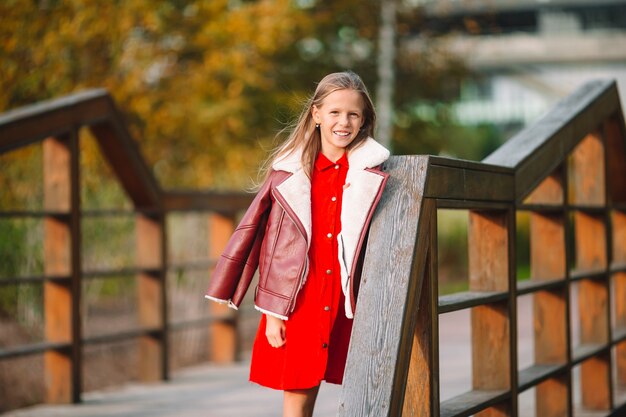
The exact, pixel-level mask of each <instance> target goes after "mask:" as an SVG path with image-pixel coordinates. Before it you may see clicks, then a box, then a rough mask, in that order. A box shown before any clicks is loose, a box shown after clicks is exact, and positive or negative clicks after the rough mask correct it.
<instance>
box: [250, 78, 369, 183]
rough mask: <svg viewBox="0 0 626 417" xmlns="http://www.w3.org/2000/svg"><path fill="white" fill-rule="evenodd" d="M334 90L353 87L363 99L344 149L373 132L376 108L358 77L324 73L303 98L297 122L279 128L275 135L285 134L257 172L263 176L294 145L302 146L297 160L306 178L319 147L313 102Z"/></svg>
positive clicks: (356, 144) (355, 144) (361, 140)
mask: <svg viewBox="0 0 626 417" xmlns="http://www.w3.org/2000/svg"><path fill="white" fill-rule="evenodd" d="M337 90H354V91H356V92H358V93H360V94H361V98H362V99H363V126H362V127H361V129H360V130H359V132H358V134H357V136H356V138H355V139H354V140H353V141H352V143H350V145H348V147H347V150H350V149H354V148H356V147H357V146H359V145H360V144H361V143H362V142H363V141H364V140H365V139H367V138H368V137H369V136H373V133H374V128H375V125H376V112H375V110H374V104H373V103H372V99H371V98H370V95H369V93H368V91H367V88H366V87H365V84H364V83H363V81H362V80H361V77H359V76H358V75H357V74H355V73H354V72H352V71H345V72H335V73H332V74H328V75H327V76H325V77H324V78H322V80H321V81H320V82H319V84H318V85H317V88H316V89H315V92H314V93H313V95H312V96H311V97H309V99H308V100H307V101H306V104H305V106H304V109H303V110H302V113H300V116H299V117H298V120H297V122H296V123H295V124H293V125H291V126H288V127H286V128H285V129H283V130H282V131H281V132H279V134H278V135H279V136H280V135H281V134H284V133H286V132H289V136H288V137H287V140H286V141H285V142H284V143H283V144H282V145H280V146H278V147H277V148H276V149H274V151H273V152H272V153H271V154H270V156H269V158H268V159H267V161H266V162H265V163H264V164H263V167H262V168H261V176H262V177H263V178H267V176H268V175H269V172H270V171H271V169H272V165H273V163H274V162H275V161H276V160H278V159H282V158H284V157H286V156H288V155H290V154H292V153H293V152H295V151H296V150H298V149H302V158H301V163H302V167H303V169H304V172H305V173H306V175H307V176H308V177H309V178H310V177H311V171H312V169H313V164H314V163H315V158H317V154H318V153H319V152H320V150H321V147H322V144H321V136H320V131H319V129H317V128H316V127H315V122H314V120H313V112H312V110H313V106H316V107H318V108H319V107H321V106H322V103H323V102H324V99H325V98H326V97H328V95H329V94H331V93H332V92H334V91H337Z"/></svg>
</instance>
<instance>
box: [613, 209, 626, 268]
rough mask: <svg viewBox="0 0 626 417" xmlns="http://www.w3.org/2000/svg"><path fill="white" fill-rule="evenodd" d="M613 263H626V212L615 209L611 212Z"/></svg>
mask: <svg viewBox="0 0 626 417" xmlns="http://www.w3.org/2000/svg"><path fill="white" fill-rule="evenodd" d="M611 226H612V230H611V234H612V235H613V242H612V245H611V247H612V249H613V250H612V253H613V256H612V263H613V264H626V212H624V211H618V210H613V212H612V213H611Z"/></svg>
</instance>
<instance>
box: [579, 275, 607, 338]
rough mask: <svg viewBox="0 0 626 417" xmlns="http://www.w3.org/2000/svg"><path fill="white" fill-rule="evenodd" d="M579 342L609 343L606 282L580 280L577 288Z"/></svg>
mask: <svg viewBox="0 0 626 417" xmlns="http://www.w3.org/2000/svg"><path fill="white" fill-rule="evenodd" d="M578 308H579V310H578V311H579V312H580V314H579V322H580V342H581V343H582V344H596V343H600V344H604V343H608V341H609V325H610V324H609V323H610V321H609V311H608V290H607V283H606V281H595V280H582V281H580V283H579V287H578Z"/></svg>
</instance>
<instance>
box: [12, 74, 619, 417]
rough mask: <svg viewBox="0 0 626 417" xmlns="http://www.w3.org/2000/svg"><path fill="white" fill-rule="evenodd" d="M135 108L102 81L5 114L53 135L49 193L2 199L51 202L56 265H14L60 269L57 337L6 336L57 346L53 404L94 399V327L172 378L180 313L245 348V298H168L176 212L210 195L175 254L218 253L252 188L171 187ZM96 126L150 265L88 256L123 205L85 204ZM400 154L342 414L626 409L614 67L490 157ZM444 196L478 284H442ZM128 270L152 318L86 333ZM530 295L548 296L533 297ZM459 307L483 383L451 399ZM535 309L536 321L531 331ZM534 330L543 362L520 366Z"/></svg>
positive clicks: (23, 281) (53, 285)
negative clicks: (101, 289) (88, 220)
mask: <svg viewBox="0 0 626 417" xmlns="http://www.w3.org/2000/svg"><path fill="white" fill-rule="evenodd" d="M121 120H122V119H121V117H120V115H119V112H118V110H117V109H116V108H115V105H114V103H113V101H112V100H111V98H110V97H109V96H108V94H107V93H106V92H104V91H102V90H96V91H89V92H85V93H81V94H77V95H73V96H70V97H67V98H63V99H60V100H56V101H52V102H47V103H42V104H39V105H35V106H32V107H28V108H24V109H20V110H16V111H12V112H9V113H6V114H5V115H3V116H1V117H0V153H3V152H7V151H10V150H13V149H17V148H20V147H24V146H27V145H29V144H32V143H35V142H38V141H43V151H44V157H43V165H44V166H43V169H44V177H43V181H44V210H43V211H37V212H29V211H7V210H5V211H3V212H0V216H1V218H16V217H29V216H30V217H32V216H34V217H38V218H42V219H43V222H44V227H45V231H46V234H45V241H44V260H45V271H44V274H43V275H41V276H30V277H14V278H3V279H0V285H29V284H33V283H40V284H42V285H43V286H44V310H45V328H46V329H45V335H46V341H45V342H43V343H38V344H34V345H26V346H18V347H13V348H8V349H3V350H0V360H3V359H9V358H15V357H19V356H28V355H35V354H42V353H43V355H44V375H43V377H45V381H46V398H47V401H48V402H50V403H72V402H80V400H81V398H82V393H81V386H82V352H83V349H84V346H85V345H89V344H98V343H106V342H108V341H111V340H122V339H128V338H132V339H137V340H138V346H139V349H140V354H139V355H138V358H139V363H138V364H137V367H138V369H139V370H140V372H139V373H140V376H141V379H142V380H159V379H168V378H169V372H168V370H169V368H168V353H169V346H168V336H169V334H170V333H172V332H175V331H177V329H180V328H188V327H193V326H210V328H211V332H212V334H213V337H212V338H211V340H212V341H213V355H212V359H213V360H214V361H215V362H230V361H233V360H235V359H237V336H236V325H237V320H236V319H235V317H234V316H232V315H231V313H230V312H227V311H224V310H222V309H221V308H220V306H213V307H212V308H213V311H212V314H211V315H210V316H209V317H205V318H200V319H197V320H192V321H175V320H172V318H171V317H170V315H169V314H168V308H167V306H168V303H167V291H166V289H167V286H166V273H167V271H168V270H169V269H171V268H172V267H173V265H172V264H171V263H170V262H168V256H167V253H168V251H167V242H168V236H167V233H166V228H165V221H166V218H167V216H168V215H169V214H171V213H173V212H176V211H186V210H195V211H204V212H207V215H208V216H209V221H210V223H211V227H210V233H211V244H210V253H209V256H210V259H209V260H208V261H207V262H206V263H200V264H198V263H196V264H193V265H176V267H178V268H201V269H207V268H211V267H212V265H213V264H214V261H213V260H214V259H215V257H216V256H217V254H218V253H219V251H220V249H221V248H222V247H223V245H224V243H225V240H226V239H227V238H228V236H229V234H230V232H231V231H232V229H233V227H234V219H235V217H236V214H237V212H239V211H240V210H242V209H243V208H245V207H246V206H247V204H248V202H249V201H250V197H249V196H247V195H243V194H239V193H223V194H219V193H212V192H205V193H200V192H170V191H164V190H162V189H161V188H160V187H159V185H158V184H157V182H156V181H155V179H154V178H153V176H152V174H151V172H150V170H149V169H148V168H147V166H146V164H145V163H144V162H143V159H142V158H141V157H140V154H139V152H138V150H137V148H136V145H135V144H134V142H133V141H132V139H131V138H130V135H129V134H128V132H127V130H126V128H125V126H124V124H123V123H122V121H121ZM82 127H88V128H89V130H90V131H91V133H92V134H93V135H94V136H95V138H96V139H97V141H98V144H99V145H100V149H101V151H102V153H103V154H104V156H105V157H106V159H107V161H108V163H109V164H110V166H111V168H112V169H113V171H114V172H115V173H116V174H117V178H118V180H119V182H120V184H121V185H122V186H123V188H124V189H125V191H126V193H127V194H128V196H129V198H130V199H131V201H132V202H133V205H134V210H132V211H131V212H125V213H122V214H125V215H132V216H134V217H135V223H136V235H137V249H136V266H135V267H134V268H130V269H125V270H124V271H109V270H104V271H84V270H83V268H82V265H81V262H80V259H81V250H82V245H81V227H80V222H81V218H82V217H84V216H107V215H119V214H120V213H118V212H112V211H85V210H82V209H81V206H80V175H79V174H80V173H79V163H78V158H79V147H78V143H79V132H80V129H81V128H82ZM385 169H386V170H388V171H389V173H390V174H391V179H390V181H389V184H388V189H387V190H386V192H385V194H384V196H383V199H382V201H381V203H380V206H379V209H378V211H377V213H376V216H375V218H374V221H373V224H372V228H371V232H370V244H369V245H368V248H367V251H366V259H365V265H364V271H363V281H362V285H361V290H360V296H359V309H358V311H357V314H356V317H355V325H354V331H353V337H352V342H351V346H350V352H349V357H348V364H347V369H346V374H345V379H344V386H343V387H342V389H341V391H340V392H339V393H338V397H339V400H338V404H337V407H338V414H337V415H338V416H342V417H343V416H345V417H347V416H359V417H360V416H372V417H383V416H447V417H452V416H454V417H457V416H458V417H460V416H470V415H479V416H518V415H523V414H524V412H522V410H526V408H525V407H526V404H525V402H524V401H522V400H521V399H523V398H526V396H525V393H526V392H528V391H529V390H534V393H535V394H534V399H533V401H532V402H533V403H534V405H533V408H534V411H535V414H536V415H537V416H550V417H551V416H571V415H575V416H580V415H594V416H595V415H602V416H604V415H614V416H619V415H626V398H625V396H624V391H626V129H625V125H624V118H623V113H622V109H621V106H620V101H619V97H618V93H617V88H616V85H615V83H614V82H610V81H597V82H591V83H589V84H587V85H585V86H583V87H581V88H580V89H579V90H578V91H576V92H575V93H574V94H572V95H571V96H570V97H568V98H567V99H565V100H563V101H562V102H561V103H559V104H558V105H557V106H556V107H555V108H554V109H553V110H552V111H551V112H549V113H548V114H547V115H546V116H545V117H544V118H543V119H541V120H540V121H539V122H537V123H536V124H535V125H533V126H531V127H529V128H528V129H526V130H524V131H523V132H521V133H520V134H519V135H517V136H516V137H514V138H513V139H511V140H510V141H508V142H507V143H506V144H505V145H503V146H502V147H501V148H500V149H498V150H497V151H496V152H494V153H493V154H492V155H490V156H489V157H488V158H486V159H485V160H484V161H483V162H482V163H478V162H469V161H461V160H455V159H450V158H441V157H434V156H396V157H392V158H391V159H390V160H389V162H388V163H387V164H386V167H385ZM442 210H465V211H467V213H468V216H469V223H468V259H469V265H468V270H469V273H468V277H467V279H468V281H469V291H466V292H460V293H456V294H452V295H447V296H439V292H438V267H439V265H440V264H439V261H438V251H439V249H441V242H438V239H437V238H438V222H437V218H438V215H439V213H440V212H441V211H442ZM521 214H523V215H527V216H529V217H530V245H531V247H530V253H531V255H530V267H531V272H530V280H527V281H521V282H520V281H519V280H518V279H517V276H516V274H517V259H516V253H517V252H516V245H517V239H516V237H517V231H516V218H517V217H518V216H519V215H521ZM119 273H124V274H127V275H128V274H130V275H135V276H136V280H137V292H138V298H137V300H138V301H137V302H138V312H139V323H140V325H141V326H140V328H138V329H136V330H133V331H127V332H124V333H114V334H109V335H100V336H96V337H84V336H83V331H82V328H81V319H80V308H81V284H82V282H83V281H84V280H86V279H92V278H94V277H97V276H106V275H107V274H108V275H111V274H119ZM522 299H524V300H529V299H532V301H531V306H532V307H531V308H528V309H527V310H528V311H526V310H524V309H520V306H521V305H523V302H522V301H521V300H522ZM458 312H466V314H469V317H470V321H469V323H470V325H469V327H470V328H471V332H470V331H468V332H467V334H468V337H467V340H466V341H465V342H466V344H467V345H468V346H471V375H472V378H471V386H470V388H469V389H468V391H467V392H464V393H459V394H458V395H455V396H453V397H452V398H447V399H445V401H441V395H440V394H441V390H442V384H443V382H444V379H442V378H440V370H441V369H442V368H443V367H444V365H445V364H442V362H441V359H442V358H443V357H442V356H440V352H442V351H443V349H444V346H443V345H442V344H441V343H440V326H441V324H442V323H443V320H444V318H443V317H444V315H446V314H453V313H454V314H456V313H458ZM528 316H531V317H532V318H531V317H528ZM529 320H532V323H533V327H532V332H531V337H530V338H526V339H523V338H520V334H521V333H520V328H521V325H520V323H522V322H527V321H529ZM441 341H444V339H443V338H442V339H441ZM520 342H523V343H522V345H520ZM528 344H530V345H532V348H531V351H532V353H533V354H532V361H531V364H530V365H528V366H526V365H525V366H519V363H520V361H519V358H520V351H521V350H523V349H524V348H526V347H528ZM520 346H522V347H520ZM133 415H135V414H133ZM136 415H139V414H136Z"/></svg>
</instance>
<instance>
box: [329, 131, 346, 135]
mask: <svg viewBox="0 0 626 417" xmlns="http://www.w3.org/2000/svg"><path fill="white" fill-rule="evenodd" d="M333 133H334V134H335V135H339V136H348V135H350V133H349V132H337V131H335V132H333Z"/></svg>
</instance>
